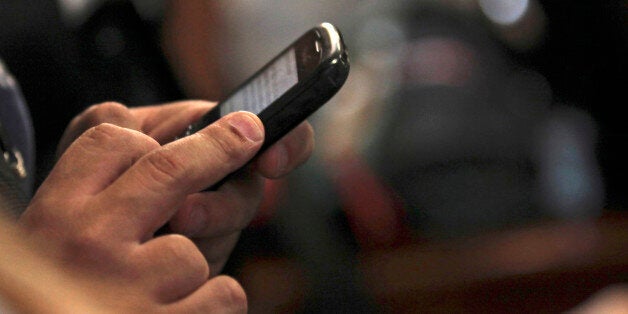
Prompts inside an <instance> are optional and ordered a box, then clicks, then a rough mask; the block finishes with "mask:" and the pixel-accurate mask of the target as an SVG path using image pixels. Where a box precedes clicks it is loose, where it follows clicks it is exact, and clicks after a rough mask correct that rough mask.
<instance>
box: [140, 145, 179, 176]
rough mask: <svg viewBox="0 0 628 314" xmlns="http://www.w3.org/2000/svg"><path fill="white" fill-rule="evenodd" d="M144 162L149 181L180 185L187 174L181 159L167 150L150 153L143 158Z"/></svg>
mask: <svg viewBox="0 0 628 314" xmlns="http://www.w3.org/2000/svg"><path fill="white" fill-rule="evenodd" d="M144 162H145V163H146V165H147V167H145V169H146V174H147V175H148V176H149V177H150V179H152V180H156V181H157V182H162V183H163V184H165V185H171V184H178V183H181V182H182V181H183V179H184V178H185V177H186V176H187V174H188V173H187V172H188V167H186V164H185V161H184V160H183V158H181V157H180V156H179V155H177V154H175V153H174V152H173V151H172V150H169V149H159V150H155V151H152V152H151V153H149V154H147V155H146V156H145V157H144Z"/></svg>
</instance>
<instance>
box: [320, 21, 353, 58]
mask: <svg viewBox="0 0 628 314" xmlns="http://www.w3.org/2000/svg"><path fill="white" fill-rule="evenodd" d="M317 28H318V30H319V31H321V33H323V34H324V36H325V37H326V38H327V40H326V42H327V43H329V46H328V47H327V48H328V49H326V51H327V52H328V54H327V55H326V56H323V59H329V58H342V59H346V58H347V53H346V46H345V43H344V41H343V39H342V34H341V33H340V31H339V30H338V28H337V27H335V26H334V25H333V24H331V23H328V22H323V23H321V24H320V25H318V27H317Z"/></svg>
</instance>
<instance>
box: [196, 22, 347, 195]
mask: <svg viewBox="0 0 628 314" xmlns="http://www.w3.org/2000/svg"><path fill="white" fill-rule="evenodd" d="M348 75H349V59H348V55H347V50H346V47H345V44H344V42H343V40H342V36H341V35H340V32H339V31H338V30H337V29H336V28H335V27H334V26H333V25H331V24H329V23H322V24H320V25H319V26H317V27H314V28H312V29H311V30H309V31H308V32H306V33H305V34H304V35H302V36H301V37H300V38H299V39H297V40H296V41H295V42H294V43H293V44H292V45H290V46H288V47H287V48H286V49H284V50H283V51H282V52H281V53H280V54H279V55H278V56H276V57H275V58H274V59H272V60H271V61H270V62H269V63H268V64H266V65H265V66H264V67H262V69H260V70H259V71H258V72H257V73H255V74H254V75H253V76H252V77H251V78H249V79H248V80H246V81H245V82H244V83H243V84H242V85H240V86H239V87H238V88H237V89H236V90H235V91H234V92H233V93H231V94H230V95H229V96H228V97H227V98H226V99H225V100H223V101H221V102H220V103H219V104H218V105H217V106H216V107H215V108H214V109H212V110H211V111H209V112H208V113H207V114H206V115H204V116H203V117H202V118H201V119H200V120H199V121H198V122H196V123H194V124H192V125H190V126H189V127H188V129H187V131H186V133H185V134H184V136H187V135H189V134H192V133H194V132H196V131H198V130H201V129H203V128H204V127H206V126H207V125H209V124H211V123H213V122H214V121H216V120H217V119H219V118H221V117H223V116H225V115H227V114H228V113H230V112H235V111H250V112H252V113H254V114H256V115H257V116H258V117H259V118H260V119H261V120H262V123H263V124H264V128H265V134H266V136H265V139H264V144H263V145H262V148H261V149H260V152H259V153H258V155H259V154H260V153H261V152H263V151H264V150H265V149H267V148H268V147H270V146H271V145H272V144H274V143H275V142H276V141H277V140H279V139H280V138H281V137H283V136H284V135H285V134H286V133H288V132H289V131H290V130H292V129H293V128H294V127H296V126H297V125H299V124H300V123H301V122H303V121H304V120H305V119H306V118H307V117H308V116H309V115H311V114H312V113H313V112H314V111H316V110H317V109H318V108H320V107H321V106H322V105H324V104H325V103H326V102H327V101H328V100H329V99H330V98H331V97H332V96H334V95H335V94H336V92H338V90H339V89H340V87H341V86H342V85H343V84H344V82H345V80H346V79H347V76H348ZM229 177H230V176H228V177H227V178H225V179H223V180H221V181H220V182H219V183H217V184H215V185H213V186H211V187H210V188H208V189H207V190H216V189H217V188H218V187H219V186H220V185H222V184H223V183H224V181H226V180H227V179H228V178H229Z"/></svg>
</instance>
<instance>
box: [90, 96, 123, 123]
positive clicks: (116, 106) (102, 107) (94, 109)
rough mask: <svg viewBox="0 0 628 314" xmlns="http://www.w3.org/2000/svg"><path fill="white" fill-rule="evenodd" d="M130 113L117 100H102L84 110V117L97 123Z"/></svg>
mask: <svg viewBox="0 0 628 314" xmlns="http://www.w3.org/2000/svg"><path fill="white" fill-rule="evenodd" d="M129 115H130V112H129V109H128V108H127V107H126V106H124V105H123V104H120V103H117V102H113V101H110V102H104V103H100V104H96V105H92V106H90V107H89V108H87V109H86V110H85V114H84V118H85V119H87V120H88V122H89V123H90V124H98V123H100V122H104V121H110V120H111V119H115V120H117V119H120V118H126V117H128V116H129Z"/></svg>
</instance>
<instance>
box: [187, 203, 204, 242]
mask: <svg viewBox="0 0 628 314" xmlns="http://www.w3.org/2000/svg"><path fill="white" fill-rule="evenodd" d="M205 226H207V215H206V214H205V210H203V209H193V210H192V211H191V212H190V215H189V216H188V225H187V228H185V232H184V234H185V235H186V236H188V237H193V236H196V235H198V234H199V233H201V231H203V229H205Z"/></svg>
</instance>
